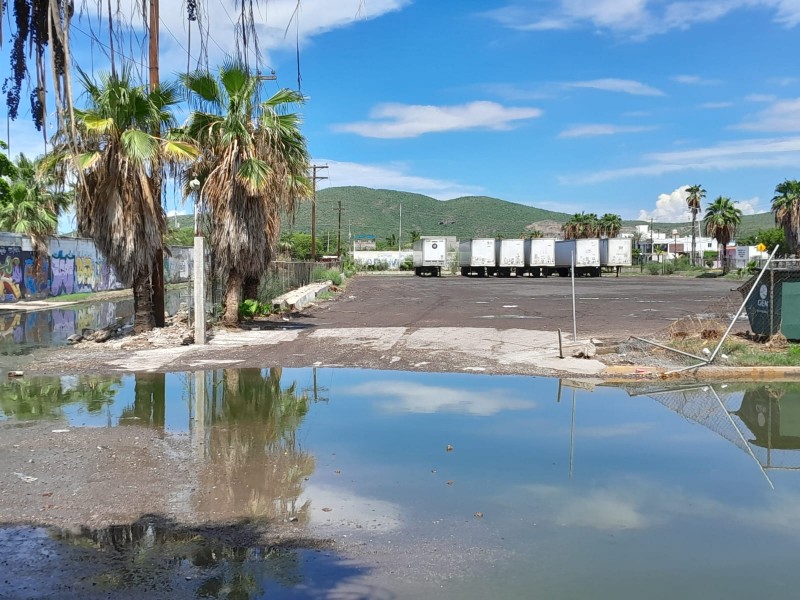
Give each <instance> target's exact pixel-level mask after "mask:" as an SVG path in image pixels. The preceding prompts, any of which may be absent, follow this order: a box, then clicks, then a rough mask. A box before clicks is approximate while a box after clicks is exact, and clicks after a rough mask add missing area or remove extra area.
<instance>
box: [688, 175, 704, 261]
mask: <svg viewBox="0 0 800 600" xmlns="http://www.w3.org/2000/svg"><path fill="white" fill-rule="evenodd" d="M686 194H687V196H686V204H687V205H688V207H689V210H690V211H691V213H692V260H691V263H692V265H694V264H695V254H696V252H695V246H696V237H695V236H696V227H695V226H696V225H697V213H699V212H701V211H702V210H703V209H702V206H701V205H700V202H701V201H702V200H703V198H705V197H706V191H705V190H704V189H703V186H701V185H699V184H698V185H690V186H689V187H688V188H686Z"/></svg>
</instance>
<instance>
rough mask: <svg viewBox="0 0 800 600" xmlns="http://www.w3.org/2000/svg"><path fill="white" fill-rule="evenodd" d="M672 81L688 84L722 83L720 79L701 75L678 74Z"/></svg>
mask: <svg viewBox="0 0 800 600" xmlns="http://www.w3.org/2000/svg"><path fill="white" fill-rule="evenodd" d="M672 81H675V82H676V83H683V84H686V85H718V84H720V83H722V82H721V81H720V80H719V79H704V78H703V77H700V76H699V75H676V76H675V77H672Z"/></svg>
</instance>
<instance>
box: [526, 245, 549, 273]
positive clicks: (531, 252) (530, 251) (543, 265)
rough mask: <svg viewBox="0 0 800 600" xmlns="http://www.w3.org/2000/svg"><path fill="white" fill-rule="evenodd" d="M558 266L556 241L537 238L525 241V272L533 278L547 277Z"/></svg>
mask: <svg viewBox="0 0 800 600" xmlns="http://www.w3.org/2000/svg"><path fill="white" fill-rule="evenodd" d="M555 265H556V240H555V239H554V238H536V239H530V240H525V270H526V271H527V272H528V274H529V275H531V276H532V277H541V276H547V275H549V274H550V269H552V268H553V267H555Z"/></svg>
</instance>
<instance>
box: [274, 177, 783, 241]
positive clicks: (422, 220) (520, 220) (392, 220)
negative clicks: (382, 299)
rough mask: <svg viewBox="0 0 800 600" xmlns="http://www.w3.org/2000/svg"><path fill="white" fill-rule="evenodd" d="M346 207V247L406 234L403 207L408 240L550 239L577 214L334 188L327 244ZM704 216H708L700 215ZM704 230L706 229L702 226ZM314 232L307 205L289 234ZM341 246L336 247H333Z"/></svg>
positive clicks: (762, 217) (323, 225) (756, 222)
mask: <svg viewBox="0 0 800 600" xmlns="http://www.w3.org/2000/svg"><path fill="white" fill-rule="evenodd" d="M340 201H341V203H342V243H344V244H346V243H347V234H348V230H349V231H350V232H352V235H353V236H356V235H374V236H375V237H376V239H379V240H380V239H384V238H386V237H388V236H390V235H391V234H395V235H398V234H399V231H400V205H401V204H402V207H403V238H404V239H405V240H407V239H408V232H409V231H412V230H415V231H419V232H420V233H421V234H422V235H454V236H456V237H457V238H459V239H466V238H471V237H495V236H502V237H507V238H514V237H519V236H520V235H521V234H522V233H523V232H524V231H526V229H527V230H531V229H538V230H539V231H542V232H544V233H545V235H557V234H558V233H559V230H560V224H561V223H564V222H565V221H566V220H567V219H569V218H570V217H571V216H572V215H571V214H567V213H561V212H554V211H549V210H544V209H541V208H535V207H533V206H527V205H524V204H517V203H514V202H507V201H505V200H500V199H498V198H491V197H488V196H464V197H462V198H455V199H453V200H436V199H435V198H431V197H429V196H424V195H422V194H412V193H408V192H398V191H394V190H375V189H372V188H366V187H331V188H326V189H324V190H320V191H319V192H317V235H318V236H319V237H320V238H321V239H325V238H326V237H327V235H328V233H330V236H331V239H332V240H335V237H336V233H337V231H338V207H339V202H340ZM595 212H596V213H598V214H599V215H602V214H603V213H606V212H610V213H613V212H614V206H613V205H609V206H604V207H598V208H596V209H595ZM699 216H700V217H702V214H701V215H699ZM645 224H648V223H647V222H646V221H624V222H623V225H624V229H625V230H632V229H633V227H634V226H636V225H645ZM774 226H775V221H774V218H773V215H772V213H760V214H756V215H745V216H744V217H742V223H741V225H740V226H739V230H738V232H737V233H738V236H739V237H745V236H748V235H751V234H754V233H756V232H758V231H759V230H761V229H769V228H771V227H774ZM701 227H702V224H701ZM288 229H291V230H293V231H302V232H306V233H308V232H310V231H311V203H310V202H304V203H302V204H301V205H300V206H299V207H298V210H297V214H296V215H295V219H294V224H292V223H291V222H285V223H284V230H288ZM653 229H654V230H655V231H658V232H664V233H666V234H667V235H668V236H669V235H670V234H671V232H672V230H673V229H677V230H678V235H680V236H683V235H685V234H686V233H688V232H690V231H691V222H688V221H687V222H682V223H658V222H656V223H653ZM332 243H335V242H332Z"/></svg>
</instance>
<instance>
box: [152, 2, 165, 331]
mask: <svg viewBox="0 0 800 600" xmlns="http://www.w3.org/2000/svg"><path fill="white" fill-rule="evenodd" d="M158 3H159V0H150V19H149V20H150V37H149V40H148V48H149V50H150V61H149V63H150V91H151V92H154V91H156V89H158V86H159V76H158V30H159V27H158V25H159V19H160V16H159V10H158V9H159V5H158ZM156 134H157V135H159V136H160V135H161V132H160V131H158V132H156ZM153 178H154V182H155V186H154V190H153V192H154V194H153V195H154V196H155V197H156V198H157V199H158V202H159V203H160V202H161V163H160V162H159V163H158V164H156V165H153ZM150 283H151V286H152V288H153V314H154V316H155V321H156V327H164V324H165V322H164V309H165V306H164V249H163V242H162V247H160V248H159V249H158V250H157V251H156V256H155V259H154V260H153V269H152V275H151V276H150Z"/></svg>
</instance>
